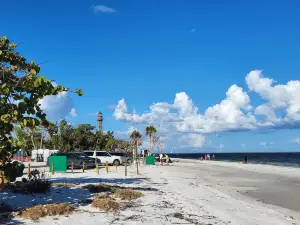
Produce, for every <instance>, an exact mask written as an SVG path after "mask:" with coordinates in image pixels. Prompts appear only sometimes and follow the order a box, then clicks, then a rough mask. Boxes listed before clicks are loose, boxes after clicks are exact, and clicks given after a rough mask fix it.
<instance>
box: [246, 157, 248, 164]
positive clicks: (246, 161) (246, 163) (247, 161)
mask: <svg viewBox="0 0 300 225" xmlns="http://www.w3.org/2000/svg"><path fill="white" fill-rule="evenodd" d="M247 163H248V155H245V164H247Z"/></svg>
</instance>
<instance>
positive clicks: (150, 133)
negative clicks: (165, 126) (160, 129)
mask: <svg viewBox="0 0 300 225" xmlns="http://www.w3.org/2000/svg"><path fill="white" fill-rule="evenodd" d="M156 132H157V130H156V128H155V127H154V126H149V127H146V135H147V136H149V143H150V146H149V155H152V147H153V146H152V145H153V143H152V142H153V137H154V135H155V134H156Z"/></svg>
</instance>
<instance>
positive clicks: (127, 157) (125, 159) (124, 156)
mask: <svg viewBox="0 0 300 225" xmlns="http://www.w3.org/2000/svg"><path fill="white" fill-rule="evenodd" d="M109 154H111V155H113V156H120V157H121V159H122V161H123V162H124V163H125V162H127V164H130V163H131V162H132V157H131V156H130V155H128V154H127V153H125V152H110V153H109Z"/></svg>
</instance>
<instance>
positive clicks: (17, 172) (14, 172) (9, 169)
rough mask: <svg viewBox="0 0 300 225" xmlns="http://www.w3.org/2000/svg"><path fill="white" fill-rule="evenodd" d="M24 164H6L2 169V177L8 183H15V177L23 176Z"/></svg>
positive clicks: (15, 162)
mask: <svg viewBox="0 0 300 225" xmlns="http://www.w3.org/2000/svg"><path fill="white" fill-rule="evenodd" d="M24 168H25V166H24V164H23V163H20V162H17V161H14V162H12V163H6V164H5V165H4V167H3V171H4V176H5V177H6V178H7V179H8V180H9V181H10V182H14V181H16V178H17V177H21V176H23V171H24Z"/></svg>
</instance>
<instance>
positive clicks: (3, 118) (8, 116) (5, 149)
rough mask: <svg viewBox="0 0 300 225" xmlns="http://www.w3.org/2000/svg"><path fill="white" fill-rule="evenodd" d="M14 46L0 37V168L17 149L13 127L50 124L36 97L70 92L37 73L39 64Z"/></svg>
mask: <svg viewBox="0 0 300 225" xmlns="http://www.w3.org/2000/svg"><path fill="white" fill-rule="evenodd" d="M16 48H17V44H16V43H12V42H10V41H9V40H8V38H7V37H5V36H3V37H0V167H1V166H3V165H4V164H6V163H7V162H10V160H11V158H12V156H13V154H14V153H15V152H16V151H18V150H19V149H20V146H21V143H18V142H17V143H15V142H14V141H13V135H12V131H13V129H14V127H15V126H19V127H21V128H28V129H32V130H33V129H35V128H36V127H38V126H40V125H42V126H43V127H47V126H48V125H49V122H48V121H47V118H46V114H45V113H44V112H43V111H42V109H41V107H40V104H39V100H41V99H42V98H43V97H45V96H47V95H57V94H58V93H60V92H63V91H68V92H70V91H71V90H70V89H69V88H65V87H63V86H61V85H54V84H53V82H52V81H51V80H48V79H47V78H46V77H44V76H41V75H39V72H40V66H39V64H37V63H35V62H34V61H27V60H26V58H25V57H23V56H21V55H20V54H19V52H18V51H17V50H16ZM74 92H75V93H77V94H78V95H79V96H81V95H82V94H83V91H82V90H81V89H77V90H76V91H74Z"/></svg>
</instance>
